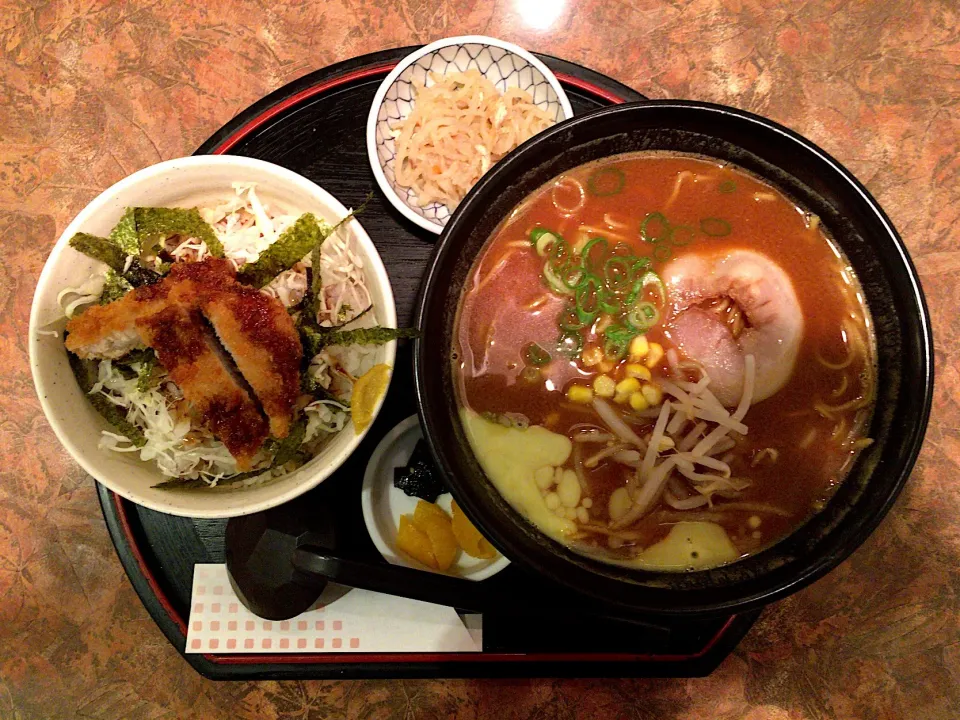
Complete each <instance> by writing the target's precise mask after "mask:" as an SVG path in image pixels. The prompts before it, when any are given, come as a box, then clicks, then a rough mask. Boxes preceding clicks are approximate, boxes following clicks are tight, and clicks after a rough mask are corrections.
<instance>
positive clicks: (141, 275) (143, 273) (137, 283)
mask: <svg viewBox="0 0 960 720" xmlns="http://www.w3.org/2000/svg"><path fill="white" fill-rule="evenodd" d="M123 279H124V280H126V281H127V282H128V283H130V284H131V285H133V287H135V288H138V287H141V286H142V285H153V284H154V283H158V282H160V281H161V280H163V275H161V274H159V273H156V272H154V271H153V270H150V269H149V268H145V267H144V266H143V265H141V264H140V261H139V260H137V259H136V258H134V259H133V262H131V263H130V267H129V268H128V269H127V271H126V272H125V273H124V274H123Z"/></svg>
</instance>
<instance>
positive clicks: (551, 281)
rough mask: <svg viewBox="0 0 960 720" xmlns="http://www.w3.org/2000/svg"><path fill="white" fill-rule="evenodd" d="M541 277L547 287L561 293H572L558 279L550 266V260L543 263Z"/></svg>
mask: <svg viewBox="0 0 960 720" xmlns="http://www.w3.org/2000/svg"><path fill="white" fill-rule="evenodd" d="M543 279H544V281H545V283H546V285H547V287H548V288H550V289H551V290H553V291H554V292H557V293H560V294H561V295H572V294H573V290H572V289H571V288H569V287H567V285H566V284H565V283H564V282H563V280H561V279H560V276H559V275H557V273H556V271H555V270H554V269H553V268H552V267H551V266H550V262H549V261H548V262H545V263H544V264H543Z"/></svg>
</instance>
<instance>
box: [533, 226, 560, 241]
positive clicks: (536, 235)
mask: <svg viewBox="0 0 960 720" xmlns="http://www.w3.org/2000/svg"><path fill="white" fill-rule="evenodd" d="M547 233H550V234H551V235H553V236H554V237H560V236H559V235H557V233H555V232H554V231H553V230H548V229H547V228H545V227H543V226H542V225H537V226H536V227H535V228H534V229H533V230H531V231H530V244H531V245H536V244H537V240H539V239H540V238H541V237H542V236H543V235H545V234H547Z"/></svg>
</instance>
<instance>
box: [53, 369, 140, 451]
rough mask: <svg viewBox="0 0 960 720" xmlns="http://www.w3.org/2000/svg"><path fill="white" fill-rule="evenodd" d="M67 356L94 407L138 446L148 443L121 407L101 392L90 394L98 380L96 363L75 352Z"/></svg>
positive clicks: (74, 373)
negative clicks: (87, 360) (128, 419)
mask: <svg viewBox="0 0 960 720" xmlns="http://www.w3.org/2000/svg"><path fill="white" fill-rule="evenodd" d="M67 357H68V358H69V360H70V369H71V370H73V375H74V377H75V378H76V379H77V384H78V385H79V386H80V389H81V390H82V391H83V394H84V395H86V396H87V400H89V401H90V404H91V405H93V407H94V409H95V410H96V411H97V412H98V413H100V414H101V415H102V416H103V418H104V419H105V420H106V421H107V422H108V423H110V424H111V425H113V427H114V428H116V430H117V432H119V433H120V434H121V435H123V436H124V437H125V438H127V440H129V441H130V442H132V443H133V444H134V445H136V446H137V447H143V446H144V445H146V444H147V439H146V438H145V437H144V436H143V433H142V432H141V431H140V428H138V427H137V426H136V425H134V424H133V423H131V422H128V421H127V418H126V415H125V413H124V412H123V411H122V410H120V408H119V407H117V406H116V405H114V404H113V403H112V402H110V401H109V400H107V399H106V398H105V397H104V396H103V395H101V394H100V393H99V392H97V393H94V394H92V395H91V394H90V390H91V388H93V386H94V385H95V384H96V381H97V373H96V368H97V365H96V363H92V362H84V361H83V360H81V359H80V358H78V357H77V356H76V355H74V354H73V353H67Z"/></svg>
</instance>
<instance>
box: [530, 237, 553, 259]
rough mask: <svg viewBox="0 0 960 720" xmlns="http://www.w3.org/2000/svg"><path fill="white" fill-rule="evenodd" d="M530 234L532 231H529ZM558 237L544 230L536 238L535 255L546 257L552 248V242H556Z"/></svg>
mask: <svg viewBox="0 0 960 720" xmlns="http://www.w3.org/2000/svg"><path fill="white" fill-rule="evenodd" d="M531 235H532V233H531ZM558 240H560V238H558V237H557V236H556V235H554V234H553V233H552V232H548V231H544V232H543V233H541V234H540V236H539V237H538V238H537V241H536V243H535V245H536V248H537V255H539V256H540V257H546V256H547V253H549V252H550V250H551V249H552V248H553V245H554V243H556V242H557V241H558Z"/></svg>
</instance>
